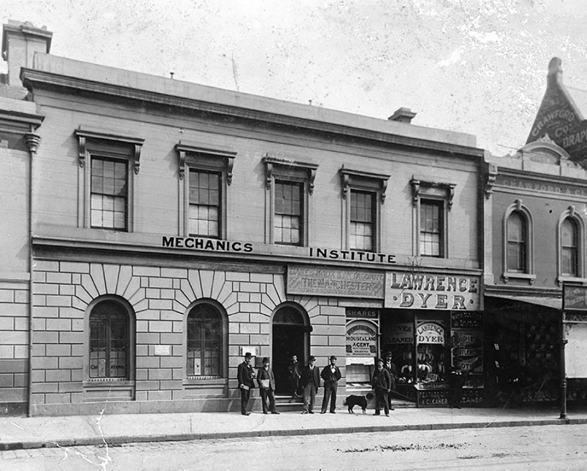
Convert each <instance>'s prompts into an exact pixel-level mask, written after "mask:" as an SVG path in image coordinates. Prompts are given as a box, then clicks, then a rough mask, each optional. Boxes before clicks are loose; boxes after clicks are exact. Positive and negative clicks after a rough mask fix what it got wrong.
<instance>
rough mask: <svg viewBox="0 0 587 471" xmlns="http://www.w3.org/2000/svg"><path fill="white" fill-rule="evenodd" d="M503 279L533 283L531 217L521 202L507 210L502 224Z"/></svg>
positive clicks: (518, 201) (534, 277)
mask: <svg viewBox="0 0 587 471" xmlns="http://www.w3.org/2000/svg"><path fill="white" fill-rule="evenodd" d="M503 228H504V232H503V242H504V243H503V257H504V260H503V266H504V273H503V279H504V281H505V282H506V283H507V282H508V281H509V279H510V278H511V279H518V280H527V281H528V282H529V283H530V284H533V283H534V280H535V279H536V275H535V274H534V250H533V224H532V215H531V214H530V211H528V208H526V207H525V206H524V205H523V204H522V200H519V199H518V200H516V202H515V203H514V204H513V205H511V206H510V207H509V208H507V210H506V212H505V216H504V224H503Z"/></svg>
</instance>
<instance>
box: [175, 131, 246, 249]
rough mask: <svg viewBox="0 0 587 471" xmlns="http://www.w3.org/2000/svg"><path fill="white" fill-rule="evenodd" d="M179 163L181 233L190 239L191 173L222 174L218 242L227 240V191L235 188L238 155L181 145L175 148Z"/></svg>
mask: <svg viewBox="0 0 587 471" xmlns="http://www.w3.org/2000/svg"><path fill="white" fill-rule="evenodd" d="M175 150H176V151H177V155H178V159H179V180H178V183H179V194H180V195H183V198H180V199H179V224H180V227H179V233H180V234H182V235H183V236H184V237H188V236H189V211H188V208H189V190H190V184H189V178H190V169H194V170H202V171H208V172H217V173H220V175H221V178H220V188H221V189H220V195H221V202H220V218H219V222H218V224H219V228H218V238H219V239H227V234H228V219H227V217H226V214H227V208H228V207H229V194H228V191H227V188H228V187H229V186H230V185H231V184H232V170H233V167H234V159H235V157H236V155H237V152H236V151H234V150H233V149H232V148H229V147H219V146H214V148H209V147H203V146H202V145H201V144H199V143H193V142H188V141H179V143H178V144H176V145H175Z"/></svg>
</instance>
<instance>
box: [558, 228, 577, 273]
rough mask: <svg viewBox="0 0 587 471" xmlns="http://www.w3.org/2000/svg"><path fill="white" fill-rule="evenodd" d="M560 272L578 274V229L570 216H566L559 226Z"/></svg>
mask: <svg viewBox="0 0 587 471" xmlns="http://www.w3.org/2000/svg"><path fill="white" fill-rule="evenodd" d="M561 273H562V275H563V276H574V277H577V276H579V230H578V228H577V223H576V222H575V221H574V220H573V219H571V218H566V219H565V220H564V222H563V224H562V227H561Z"/></svg>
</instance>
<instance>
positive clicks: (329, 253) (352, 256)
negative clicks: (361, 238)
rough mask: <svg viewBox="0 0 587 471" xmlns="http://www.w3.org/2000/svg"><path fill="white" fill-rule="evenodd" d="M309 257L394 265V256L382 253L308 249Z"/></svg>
mask: <svg viewBox="0 0 587 471" xmlns="http://www.w3.org/2000/svg"><path fill="white" fill-rule="evenodd" d="M310 257H313V258H325V259H328V260H346V261H350V262H376V263H387V264H394V263H396V261H395V255H388V254H384V253H373V252H360V251H357V250H333V249H319V248H313V247H310Z"/></svg>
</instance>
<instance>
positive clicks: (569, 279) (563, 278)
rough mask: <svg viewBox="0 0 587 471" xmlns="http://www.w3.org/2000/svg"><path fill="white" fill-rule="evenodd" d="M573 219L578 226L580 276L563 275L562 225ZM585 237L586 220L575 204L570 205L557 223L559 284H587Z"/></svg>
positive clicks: (578, 267)
mask: <svg viewBox="0 0 587 471" xmlns="http://www.w3.org/2000/svg"><path fill="white" fill-rule="evenodd" d="M567 219H571V220H572V221H573V222H574V223H575V225H576V228H577V232H578V234H577V243H578V245H577V273H578V276H576V277H573V276H568V275H563V273H562V265H563V264H562V227H563V223H564V222H565V221H566V220H567ZM584 237H585V222H584V221H583V219H582V218H581V217H580V215H579V214H578V213H577V212H576V210H575V206H573V205H570V206H569V207H568V209H567V210H566V211H564V212H563V213H562V214H561V216H560V218H559V220H558V223H557V228H556V247H557V257H556V262H557V274H558V276H557V282H558V284H559V286H562V285H563V283H577V284H581V285H583V284H585V283H587V278H585V244H584V241H583V239H584Z"/></svg>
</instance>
